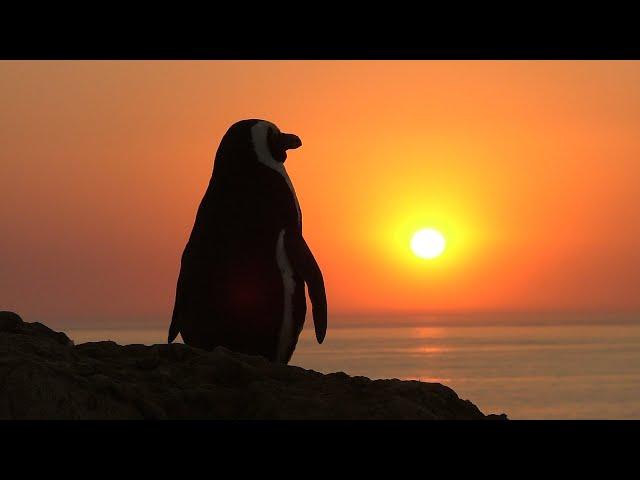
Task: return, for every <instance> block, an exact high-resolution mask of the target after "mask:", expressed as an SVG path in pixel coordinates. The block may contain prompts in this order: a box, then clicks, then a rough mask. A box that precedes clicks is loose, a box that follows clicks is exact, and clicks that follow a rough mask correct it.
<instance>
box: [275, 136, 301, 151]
mask: <svg viewBox="0 0 640 480" xmlns="http://www.w3.org/2000/svg"><path fill="white" fill-rule="evenodd" d="M280 145H282V149H283V150H285V151H286V150H292V149H294V148H299V147H301V146H302V140H300V137H298V136H297V135H294V134H293V133H281V134H280Z"/></svg>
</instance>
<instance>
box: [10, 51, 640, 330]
mask: <svg viewBox="0 0 640 480" xmlns="http://www.w3.org/2000/svg"><path fill="white" fill-rule="evenodd" d="M639 85H640V62H632V61H617V62H591V61H589V62H585V61H581V62H565V61H551V62H533V61H502V62H489V61H469V62H463V61H420V62H405V61H389V62H386V61H340V62H337V61H335V62H326V61H307V62H299V61H277V62H276V61H252V62H249V61H225V62H217V61H215V62H214V61H210V62H186V61H176V62H134V61H126V62H125V61H122V62H105V61H100V62H77V61H76V62H0V187H1V191H2V197H1V198H2V202H1V203H0V225H2V233H1V234H0V260H1V263H0V309H10V310H15V311H18V312H19V313H21V314H22V315H23V316H24V317H25V318H26V319H28V320H36V319H38V320H41V321H45V322H46V321H48V320H51V321H63V320H64V321H66V322H71V323H73V322H75V323H81V322H91V323H93V322H98V323H100V322H102V323H103V324H104V323H114V324H115V323H118V324H122V323H123V322H125V323H126V322H128V321H132V322H134V321H135V322H140V321H148V322H157V323H160V324H164V323H167V322H168V321H169V317H170V312H171V308H172V305H173V298H174V292H175V281H176V278H177V274H178V269H179V259H180V255H181V253H182V249H183V248H184V244H185V242H186V240H187V238H188V235H189V233H190V230H191V227H192V225H193V220H194V216H195V212H196V209H197V207H198V204H199V202H200V199H201V198H202V194H203V192H204V189H205V188H206V185H207V183H208V181H209V178H210V175H211V168H212V162H213V157H214V155H215V151H216V148H217V146H218V143H219V141H220V138H221V137H222V135H223V134H224V133H225V131H226V129H227V128H228V127H229V126H230V125H231V124H232V123H233V122H235V121H237V120H239V119H243V118H256V117H257V118H265V119H268V120H271V121H273V122H275V123H276V124H277V125H279V126H280V127H281V128H282V129H283V130H284V131H290V132H293V133H296V134H298V135H299V136H300V137H301V138H302V140H303V143H304V146H303V148H301V149H299V150H296V151H294V152H292V153H291V154H290V155H289V160H287V164H286V166H287V169H288V171H289V175H290V176H291V178H292V180H293V183H294V185H295V188H296V192H297V193H298V197H299V200H300V203H301V207H302V210H303V214H304V234H305V237H306V238H307V241H308V243H309V244H310V246H311V247H312V249H313V250H314V252H315V255H316V258H317V260H318V262H319V263H320V265H321V267H322V268H323V272H324V275H325V282H326V284H327V294H328V300H329V308H330V314H334V315H337V314H340V313H345V312H387V311H393V312H417V311H427V312H428V311H461V310H462V311H466V310H587V311H588V310H637V309H639V307H640V295H638V290H639V287H640V252H639V248H638V240H637V238H638V235H639V234H640V212H639V210H638V208H637V203H638V199H639V198H640V135H639V132H640V88H639V87H638V86H639ZM427 226H428V227H435V228H438V229H439V230H441V231H442V232H443V233H444V234H445V236H446V237H447V241H448V248H447V250H446V251H445V253H444V255H443V256H441V257H440V258H438V259H436V260H431V261H429V260H420V259H417V258H416V257H414V256H413V255H412V254H411V252H410V249H409V241H410V236H411V234H412V233H413V232H414V231H415V230H417V229H419V228H421V227H427Z"/></svg>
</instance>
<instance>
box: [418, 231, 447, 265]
mask: <svg viewBox="0 0 640 480" xmlns="http://www.w3.org/2000/svg"><path fill="white" fill-rule="evenodd" d="M445 245H446V241H445V239H444V237H443V236H442V234H441V233H440V232H439V231H437V230H434V229H433V228H423V229H422V230H418V231H417V232H416V233H415V234H414V235H413V237H412V238H411V250H413V253H415V254H416V256H418V257H420V258H427V259H429V258H436V257H438V256H440V255H441V254H442V252H444V247H445Z"/></svg>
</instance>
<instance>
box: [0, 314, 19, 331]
mask: <svg viewBox="0 0 640 480" xmlns="http://www.w3.org/2000/svg"><path fill="white" fill-rule="evenodd" d="M23 323H24V322H23V321H22V318H20V315H18V314H17V313H14V312H0V332H15V331H16V329H17V328H18V327H19V326H20V325H22V324H23Z"/></svg>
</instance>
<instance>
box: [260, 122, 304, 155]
mask: <svg viewBox="0 0 640 480" xmlns="http://www.w3.org/2000/svg"><path fill="white" fill-rule="evenodd" d="M251 142H252V143H253V149H254V151H255V153H256V156H257V157H258V161H259V162H262V163H265V164H267V165H268V166H272V165H271V164H272V162H276V163H277V164H283V163H284V161H285V160H286V159H287V150H291V149H294V148H299V147H301V146H302V141H301V140H300V138H299V137H298V136H297V135H294V134H293V133H284V132H281V131H280V129H279V128H278V127H277V126H276V125H275V124H273V123H271V122H268V121H266V120H256V122H255V123H254V124H253V125H252V127H251Z"/></svg>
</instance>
